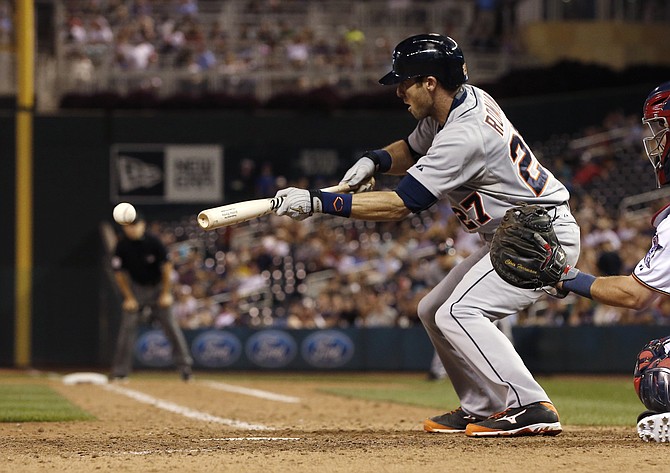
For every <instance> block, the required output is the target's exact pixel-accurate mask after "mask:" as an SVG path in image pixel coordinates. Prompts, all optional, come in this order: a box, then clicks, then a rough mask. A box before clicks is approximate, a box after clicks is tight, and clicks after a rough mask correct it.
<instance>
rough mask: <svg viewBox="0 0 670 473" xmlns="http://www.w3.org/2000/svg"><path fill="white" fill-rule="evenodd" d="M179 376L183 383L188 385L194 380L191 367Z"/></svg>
mask: <svg viewBox="0 0 670 473" xmlns="http://www.w3.org/2000/svg"><path fill="white" fill-rule="evenodd" d="M179 376H180V377H181V380H182V381H183V382H185V383H188V382H190V381H191V380H192V379H193V371H191V368H189V367H186V368H182V369H181V372H180V373H179Z"/></svg>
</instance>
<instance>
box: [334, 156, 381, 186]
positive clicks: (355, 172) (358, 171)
mask: <svg viewBox="0 0 670 473" xmlns="http://www.w3.org/2000/svg"><path fill="white" fill-rule="evenodd" d="M375 170H376V166H375V163H374V162H373V161H372V159H370V158H368V157H367V156H363V157H362V158H360V159H359V160H358V161H356V163H355V164H354V165H353V166H351V167H350V168H349V170H348V171H347V172H346V173H345V174H344V177H343V178H342V180H341V181H340V184H349V186H350V187H351V188H352V189H353V190H356V189H357V188H358V186H360V185H361V184H363V183H364V182H365V181H367V180H368V179H369V178H370V177H372V176H373V175H374V173H375Z"/></svg>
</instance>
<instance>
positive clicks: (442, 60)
mask: <svg viewBox="0 0 670 473" xmlns="http://www.w3.org/2000/svg"><path fill="white" fill-rule="evenodd" d="M423 76H434V77H436V78H437V80H439V81H440V83H441V84H442V85H443V86H444V87H445V88H447V89H455V88H457V87H458V86H460V85H461V84H463V83H465V82H467V80H468V69H467V66H466V64H465V57H464V56H463V52H462V51H461V48H459V47H458V44H457V43H456V41H454V40H453V39H451V38H450V37H448V36H443V35H440V34H435V33H430V34H419V35H415V36H410V37H409V38H407V39H405V40H403V41H401V42H400V43H398V45H397V46H396V47H395V49H394V50H393V69H392V70H391V72H389V73H388V74H386V75H385V76H384V77H382V78H381V79H379V83H380V84H384V85H394V84H399V83H400V82H402V81H404V80H407V79H411V78H414V77H423Z"/></svg>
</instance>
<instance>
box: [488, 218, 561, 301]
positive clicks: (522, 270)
mask: <svg viewBox="0 0 670 473" xmlns="http://www.w3.org/2000/svg"><path fill="white" fill-rule="evenodd" d="M491 262H492V263H493V268H494V269H495V270H496V272H497V273H498V275H499V276H500V277H501V278H503V279H504V280H505V281H506V282H508V283H510V284H512V285H513V286H516V287H521V288H524V289H540V288H542V287H544V286H553V285H554V284H556V283H557V282H559V281H560V280H561V276H562V275H563V274H564V272H565V271H566V267H568V264H567V261H566V257H565V251H563V248H562V247H561V245H560V243H559V242H558V238H557V237H556V233H555V232H554V227H553V225H552V219H551V217H550V216H549V214H548V213H547V210H546V209H545V208H544V207H542V206H539V205H522V206H520V207H514V208H511V209H509V210H508V211H507V212H506V213H505V216H504V217H503V219H502V222H501V223H500V226H498V229H497V230H496V232H495V235H494V236H493V240H492V241H491Z"/></svg>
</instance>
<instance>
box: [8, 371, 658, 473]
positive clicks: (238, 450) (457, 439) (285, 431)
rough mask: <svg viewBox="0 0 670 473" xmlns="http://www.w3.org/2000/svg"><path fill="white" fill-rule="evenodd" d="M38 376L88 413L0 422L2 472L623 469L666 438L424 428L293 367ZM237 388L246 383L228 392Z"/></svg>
mask: <svg viewBox="0 0 670 473" xmlns="http://www.w3.org/2000/svg"><path fill="white" fill-rule="evenodd" d="M40 382H47V383H49V385H50V386H52V387H53V388H54V389H55V390H57V391H58V392H59V393H61V394H63V395H64V396H65V397H67V398H68V399H69V400H70V401H72V402H73V403H74V404H76V405H78V406H80V407H81V408H83V409H85V410H86V411H88V412H89V413H91V414H93V415H94V416H96V418H97V420H94V421H86V422H67V423H23V424H0V452H1V453H0V459H1V461H0V472H12V473H15V472H22V471H31V472H33V471H47V470H49V471H58V472H60V471H63V472H92V471H123V472H164V471H180V472H190V471H193V472H196V471H208V472H219V471H231V472H233V471H235V472H237V471H240V472H261V471H262V472H264V473H266V472H287V473H292V472H312V471H326V472H361V471H375V472H409V471H426V469H428V471H449V472H461V471H473V470H474V471H491V472H514V473H518V472H519V471H524V470H526V471H552V472H554V471H566V472H567V471H570V472H587V471H588V472H601V471H602V472H612V471H619V472H632V471H635V470H638V469H644V468H649V467H658V468H661V469H664V468H665V467H666V466H667V465H666V462H665V461H663V458H664V455H667V454H668V450H665V448H667V447H668V446H667V445H665V444H663V445H659V444H646V443H644V442H642V441H640V440H639V439H638V438H637V435H636V434H635V430H634V428H633V427H632V426H631V427H627V428H625V427H612V428H595V427H594V428H586V427H573V426H570V425H564V429H565V430H564V432H563V433H562V434H561V435H559V436H557V437H525V438H516V439H471V438H467V437H465V436H463V435H460V434H456V435H453V434H452V435H444V434H428V433H425V432H423V431H422V430H421V421H422V420H423V419H424V418H425V417H426V416H429V415H435V414H436V412H435V411H433V410H429V409H425V408H418V407H412V406H406V405H398V404H390V403H384V402H371V401H363V400H355V399H346V398H342V397H338V396H333V395H329V394H325V393H323V392H320V391H319V388H322V387H323V383H314V384H313V385H312V384H310V383H305V382H301V383H292V382H291V380H290V376H287V379H286V380H277V379H273V380H263V379H262V377H261V378H259V379H258V380H255V379H254V380H251V381H246V382H240V381H236V382H235V383H223V384H222V386H216V387H215V386H213V385H211V384H208V381H207V380H205V379H204V378H203V379H200V378H199V377H198V378H197V379H196V380H195V381H194V382H191V383H188V384H186V383H182V382H180V381H179V380H178V379H176V376H174V377H166V378H165V379H132V380H131V381H130V382H129V383H128V384H124V385H108V386H96V385H88V384H87V385H75V386H66V385H64V384H62V383H61V382H60V381H58V380H55V379H51V380H46V381H45V380H42V381H40ZM221 387H223V388H225V389H224V390H221V389H219V388H221ZM237 388H243V389H246V390H247V391H244V392H232V391H235V389H237ZM251 390H256V391H251ZM273 396H274V397H273ZM659 449H662V450H659Z"/></svg>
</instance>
